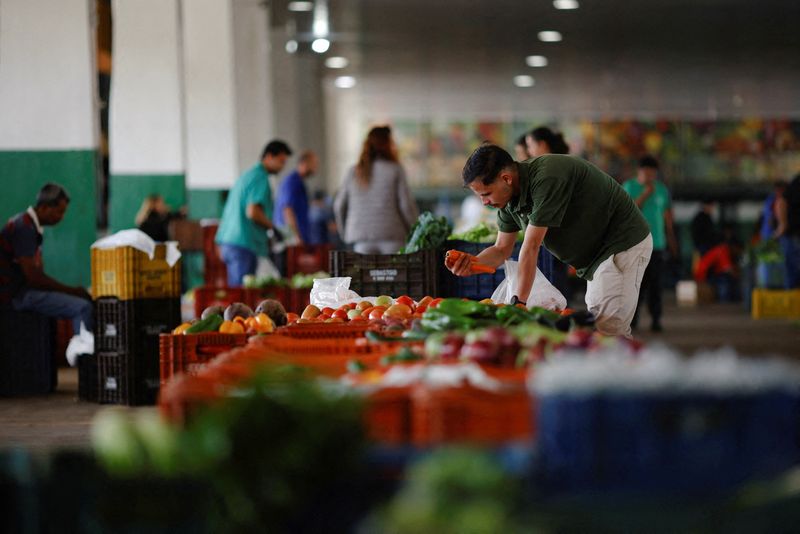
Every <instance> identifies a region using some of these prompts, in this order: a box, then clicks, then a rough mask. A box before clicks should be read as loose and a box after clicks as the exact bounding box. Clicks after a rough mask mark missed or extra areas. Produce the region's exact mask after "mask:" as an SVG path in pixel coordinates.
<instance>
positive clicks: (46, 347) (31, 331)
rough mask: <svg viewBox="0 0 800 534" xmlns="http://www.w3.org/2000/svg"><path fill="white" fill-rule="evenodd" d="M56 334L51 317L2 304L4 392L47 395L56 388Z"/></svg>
mask: <svg viewBox="0 0 800 534" xmlns="http://www.w3.org/2000/svg"><path fill="white" fill-rule="evenodd" d="M53 336H54V329H53V322H52V319H50V318H49V317H45V316H44V315H41V314H39V313H35V312H27V311H16V310H13V309H12V308H10V307H2V308H0V396H8V397H11V396H24V395H44V394H47V393H51V392H52V391H54V390H55V388H56V385H57V383H58V375H57V369H56V366H55V365H54V364H53Z"/></svg>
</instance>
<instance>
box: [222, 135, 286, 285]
mask: <svg viewBox="0 0 800 534" xmlns="http://www.w3.org/2000/svg"><path fill="white" fill-rule="evenodd" d="M291 155H292V150H291V149H290V148H289V145H287V144H286V143H284V142H283V141H279V140H274V141H270V142H269V143H268V144H267V146H266V147H264V150H263V151H262V152H261V161H259V162H258V163H256V164H255V165H254V166H253V167H251V168H250V169H249V170H247V171H246V172H245V173H244V174H243V175H242V176H240V177H239V179H238V180H237V181H236V183H235V184H234V186H233V187H232V188H231V190H230V192H229V193H228V199H227V200H226V201H225V207H224V208H223V210H222V219H221V220H220V223H219V228H218V229H217V235H216V237H215V238H214V241H215V242H216V243H217V244H218V245H219V251H220V256H221V258H222V261H223V262H225V267H226V269H227V272H228V286H230V287H239V286H241V285H242V278H243V277H244V275H246V274H254V273H255V272H256V265H257V262H258V257H259V256H267V254H268V250H267V233H266V232H267V231H268V230H272V231H274V232H275V231H276V230H275V226H274V224H273V223H272V210H273V207H274V206H273V201H272V189H271V188H270V184H269V175H270V174H278V173H279V172H281V170H283V167H284V166H285V165H286V160H287V159H288V158H289V156H291Z"/></svg>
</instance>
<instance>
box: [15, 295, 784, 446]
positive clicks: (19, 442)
mask: <svg viewBox="0 0 800 534" xmlns="http://www.w3.org/2000/svg"><path fill="white" fill-rule="evenodd" d="M663 324H664V332H662V333H659V334H654V333H651V332H650V331H649V326H650V320H649V317H648V316H647V314H646V313H645V314H644V315H643V317H642V318H641V321H640V329H639V331H638V332H636V335H637V336H638V337H639V338H641V339H643V340H644V341H647V342H651V341H655V340H660V341H663V342H665V343H667V344H668V345H670V346H673V347H675V348H676V349H678V350H679V351H681V352H683V353H684V354H693V353H694V352H696V351H697V350H700V349H703V348H718V347H722V346H731V347H733V348H735V349H736V350H737V351H738V352H739V354H743V355H754V356H755V355H770V354H780V355H784V356H788V357H792V358H796V359H800V321H798V320H794V321H790V320H760V321H754V320H752V319H751V318H750V316H749V315H748V314H747V313H746V312H745V311H744V309H743V308H742V306H741V305H740V304H707V305H702V306H699V307H696V308H678V307H676V306H675V304H674V300H673V301H672V302H670V300H669V299H668V301H667V303H666V306H665V313H664V319H663ZM101 409H108V407H106V406H100V405H97V404H90V403H86V402H81V401H78V373H77V370H76V369H69V368H67V369H61V370H60V371H59V385H58V390H57V391H56V392H55V393H54V394H52V395H48V396H46V397H31V398H16V399H4V398H0V447H9V446H24V447H27V448H29V449H33V450H47V449H50V448H53V447H84V446H87V445H88V444H89V429H90V424H91V420H92V417H94V415H95V414H96V413H97V411H98V410H101ZM123 409H128V410H147V409H153V408H123Z"/></svg>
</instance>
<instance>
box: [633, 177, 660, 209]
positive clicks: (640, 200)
mask: <svg viewBox="0 0 800 534" xmlns="http://www.w3.org/2000/svg"><path fill="white" fill-rule="evenodd" d="M655 188H656V186H655V185H654V184H653V183H652V182H650V183H648V184H647V185H645V186H644V189H643V190H642V193H641V194H640V195H639V196H638V197H636V198H635V199H634V202H636V206H638V208H639V209H642V206H643V205H644V203H645V202H647V199H648V198H650V195H652V194H653V191H655Z"/></svg>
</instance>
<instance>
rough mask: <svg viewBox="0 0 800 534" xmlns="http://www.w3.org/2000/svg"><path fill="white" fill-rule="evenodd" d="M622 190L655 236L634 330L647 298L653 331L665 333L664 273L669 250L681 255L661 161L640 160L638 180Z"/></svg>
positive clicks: (628, 181) (645, 158)
mask: <svg viewBox="0 0 800 534" xmlns="http://www.w3.org/2000/svg"><path fill="white" fill-rule="evenodd" d="M622 188H623V189H624V190H625V191H626V192H627V193H628V194H629V195H630V196H631V198H632V199H633V201H634V202H635V203H636V205H637V206H638V207H639V209H640V210H642V215H644V218H645V219H646V220H647V224H648V226H650V233H651V234H653V254H652V255H651V256H650V263H648V265H647V269H646V270H645V272H644V277H643V278H642V289H641V291H640V292H639V303H638V305H637V306H636V313H635V314H634V315H633V321H632V322H631V327H633V328H636V325H637V323H638V322H639V310H640V308H641V304H642V300H643V299H644V296H645V294H646V295H647V308H648V310H649V311H650V319H651V323H650V329H651V330H652V331H653V332H661V331H662V329H663V328H662V326H661V313H662V304H661V290H662V286H663V282H662V272H663V270H664V262H665V260H666V257H665V256H666V248H667V246H669V250H670V252H671V253H672V255H673V257H674V256H676V255H677V252H678V246H677V241H676V240H675V232H674V230H673V225H672V202H671V200H670V194H669V190H667V186H666V185H664V182H662V181H660V180H659V179H658V161H656V159H655V158H654V157H652V156H645V157H643V158H642V159H641V160H639V169H638V171H637V173H636V178H632V179H630V180H627V181H626V182H625V183H624V184H622Z"/></svg>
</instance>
